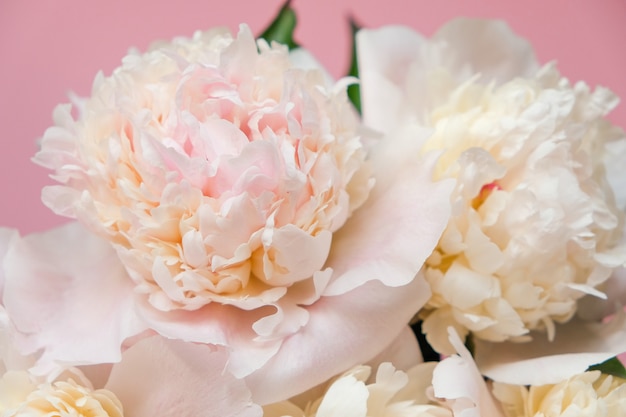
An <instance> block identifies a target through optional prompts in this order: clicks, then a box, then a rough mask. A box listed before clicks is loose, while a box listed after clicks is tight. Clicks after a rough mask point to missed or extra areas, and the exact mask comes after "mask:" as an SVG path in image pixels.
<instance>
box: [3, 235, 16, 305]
mask: <svg viewBox="0 0 626 417" xmlns="http://www.w3.org/2000/svg"><path fill="white" fill-rule="evenodd" d="M15 239H19V233H18V232H17V230H15V229H7V228H4V227H2V228H0V297H2V293H3V291H4V268H3V267H2V263H3V260H4V257H5V256H6V253H7V252H8V250H9V247H10V246H11V245H12V244H13V241H14V240H15Z"/></svg>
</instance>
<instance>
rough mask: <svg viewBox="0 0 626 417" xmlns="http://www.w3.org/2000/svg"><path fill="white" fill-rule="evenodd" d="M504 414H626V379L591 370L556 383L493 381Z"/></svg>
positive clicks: (589, 416) (513, 416) (608, 416)
mask: <svg viewBox="0 0 626 417" xmlns="http://www.w3.org/2000/svg"><path fill="white" fill-rule="evenodd" d="M493 393H494V395H495V397H496V398H497V399H498V400H500V402H501V404H502V408H503V410H504V412H505V415H506V417H567V416H576V417H618V416H623V415H625V414H626V380H624V379H621V378H618V377H614V376H611V375H606V374H602V373H600V371H590V372H585V373H583V374H579V375H576V376H573V377H572V378H569V379H568V380H566V381H563V382H560V383H558V384H551V385H541V386H530V387H527V386H518V385H507V384H502V383H495V384H494V387H493Z"/></svg>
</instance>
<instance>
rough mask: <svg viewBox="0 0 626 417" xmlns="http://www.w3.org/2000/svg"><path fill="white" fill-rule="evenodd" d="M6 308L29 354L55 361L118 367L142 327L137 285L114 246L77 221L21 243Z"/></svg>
mask: <svg viewBox="0 0 626 417" xmlns="http://www.w3.org/2000/svg"><path fill="white" fill-rule="evenodd" d="M4 273H5V279H6V282H5V291H4V297H3V301H4V305H5V306H6V309H7V312H8V314H9V316H10V317H11V319H12V320H13V322H14V324H15V327H16V329H17V330H18V331H19V332H21V333H22V334H23V335H24V337H23V338H20V339H21V340H19V342H20V344H21V345H22V348H23V349H24V350H25V353H31V352H34V351H36V350H39V349H43V353H42V356H41V357H40V360H39V363H38V367H39V369H38V371H41V372H46V371H49V370H50V369H49V366H51V365H52V364H53V362H57V363H60V364H63V363H66V364H73V365H79V364H84V363H99V362H117V361H119V359H120V350H121V345H122V343H123V341H124V340H125V339H126V338H127V337H130V336H133V335H135V334H138V333H140V332H141V331H142V330H143V329H144V326H143V325H142V324H141V323H140V322H139V321H138V319H137V317H136V315H135V313H134V308H133V292H132V288H133V284H132V282H131V281H130V279H129V278H128V276H127V275H126V272H125V270H124V268H123V267H122V265H121V264H120V263H119V261H118V259H117V255H116V254H115V252H114V251H113V249H112V248H111V247H110V245H109V244H108V243H107V242H105V241H103V240H101V239H99V238H97V237H95V236H92V235H91V234H89V233H87V232H86V231H84V229H82V227H81V226H79V225H78V224H77V223H69V224H67V225H64V226H61V227H59V228H56V229H53V230H50V231H48V232H44V233H39V234H33V235H30V236H27V237H25V238H23V239H20V240H17V241H15V242H14V244H12V245H11V247H10V248H9V250H8V252H7V255H6V258H5V259H4Z"/></svg>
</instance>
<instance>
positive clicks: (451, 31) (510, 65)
mask: <svg viewBox="0 0 626 417" xmlns="http://www.w3.org/2000/svg"><path fill="white" fill-rule="evenodd" d="M432 39H433V40H434V41H437V42H442V43H444V44H445V45H446V46H447V48H449V50H452V51H454V54H452V58H453V62H452V63H448V64H447V67H448V68H451V69H454V70H455V72H456V73H459V74H460V73H462V72H463V71H467V69H468V68H467V67H468V66H470V67H471V70H472V72H473V73H479V74H480V75H481V77H482V79H483V80H484V81H485V82H491V81H496V82H498V83H501V82H506V81H509V80H512V79H514V78H516V77H529V76H533V75H535V73H536V72H537V70H539V64H538V63H537V59H536V57H535V52H534V51H533V48H532V45H531V44H530V43H529V42H528V41H527V40H526V39H524V38H521V37H519V36H517V35H516V34H515V33H514V32H513V31H512V30H511V28H510V27H509V26H508V25H507V24H506V22H504V21H502V20H488V19H463V18H460V19H454V20H451V21H450V22H448V23H447V24H446V25H444V26H442V27H441V29H439V30H438V31H437V33H436V34H435V36H433V38H432Z"/></svg>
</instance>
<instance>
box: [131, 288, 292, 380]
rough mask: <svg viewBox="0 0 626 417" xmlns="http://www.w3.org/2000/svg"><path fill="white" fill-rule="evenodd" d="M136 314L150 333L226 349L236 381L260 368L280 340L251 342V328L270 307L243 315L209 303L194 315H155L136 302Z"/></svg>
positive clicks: (238, 310)
mask: <svg viewBox="0 0 626 417" xmlns="http://www.w3.org/2000/svg"><path fill="white" fill-rule="evenodd" d="M137 307H138V312H139V314H140V316H141V318H142V320H144V321H145V322H146V323H147V324H148V326H149V327H150V328H151V329H153V330H154V331H156V332H158V333H159V334H160V335H163V336H165V337H168V338H172V339H179V340H183V341H188V342H196V343H205V344H213V345H218V346H226V347H229V348H230V349H231V358H230V361H229V363H228V370H229V371H230V372H232V373H233V374H234V375H236V376H237V377H243V376H246V375H249V374H250V373H251V372H253V371H255V370H257V369H258V368H260V367H261V366H262V365H263V364H264V363H266V362H267V361H268V360H269V358H271V357H272V356H273V355H274V354H276V352H277V351H278V348H279V347H280V343H281V341H280V339H275V340H265V341H264V340H255V339H257V336H258V335H257V334H256V332H255V331H254V329H253V327H252V326H253V324H254V323H255V322H256V321H257V320H260V319H261V318H262V317H264V316H267V315H268V314H269V313H271V312H272V310H273V308H272V307H266V308H258V309H256V310H252V311H246V310H242V309H239V308H237V307H233V306H229V305H222V304H218V303H211V304H209V305H207V306H204V307H202V308H201V309H198V310H194V311H185V310H173V311H168V312H161V311H158V310H156V309H154V308H152V306H150V305H149V304H148V303H147V302H146V301H145V300H144V301H143V302H142V301H141V300H138V304H137Z"/></svg>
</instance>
